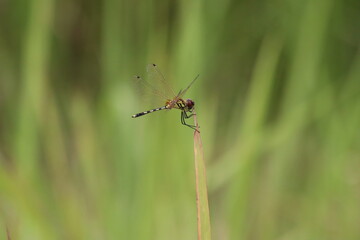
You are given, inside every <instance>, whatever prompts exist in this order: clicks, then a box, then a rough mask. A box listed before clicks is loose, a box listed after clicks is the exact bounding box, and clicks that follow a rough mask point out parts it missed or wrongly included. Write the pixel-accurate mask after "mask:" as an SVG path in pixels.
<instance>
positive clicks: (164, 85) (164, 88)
mask: <svg viewBox="0 0 360 240" xmlns="http://www.w3.org/2000/svg"><path fill="white" fill-rule="evenodd" d="M147 72H148V80H149V82H151V83H152V84H154V85H155V86H156V87H157V89H158V91H160V92H161V93H162V95H164V96H166V98H167V99H172V98H174V96H176V93H175V92H174V90H173V89H172V88H171V86H170V85H169V82H168V81H166V79H165V76H164V74H162V72H161V71H160V69H159V67H158V66H157V65H156V64H154V63H152V64H149V65H148V66H147Z"/></svg>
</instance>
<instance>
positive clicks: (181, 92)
mask: <svg viewBox="0 0 360 240" xmlns="http://www.w3.org/2000/svg"><path fill="white" fill-rule="evenodd" d="M199 76H200V75H197V76H196V77H195V78H194V80H192V82H191V83H190V84H189V86H187V87H186V88H185V89H184V90H182V91H180V92H179V94H178V95H177V97H178V98H182V97H183V96H184V95H185V93H186V92H187V91H188V90H189V88H190V87H191V86H192V85H193V84H194V82H195V81H196V80H197V79H198V78H199Z"/></svg>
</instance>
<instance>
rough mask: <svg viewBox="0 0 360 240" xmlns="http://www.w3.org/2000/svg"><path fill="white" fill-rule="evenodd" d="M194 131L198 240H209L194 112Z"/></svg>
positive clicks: (207, 209)
mask: <svg viewBox="0 0 360 240" xmlns="http://www.w3.org/2000/svg"><path fill="white" fill-rule="evenodd" d="M194 122H195V125H196V131H195V132H194V154H195V181H196V207H197V224H198V240H210V239H211V226H210V213H209V202H208V194H207V186H206V170H205V162H204V152H203V146H202V141H201V136H200V131H199V125H198V123H197V119H196V113H195V112H194Z"/></svg>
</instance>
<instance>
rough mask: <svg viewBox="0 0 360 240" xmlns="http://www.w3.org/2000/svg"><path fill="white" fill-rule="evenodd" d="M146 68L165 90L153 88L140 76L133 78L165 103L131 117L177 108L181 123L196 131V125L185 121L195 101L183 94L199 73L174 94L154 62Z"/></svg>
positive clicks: (191, 111) (191, 113) (190, 114)
mask: <svg viewBox="0 0 360 240" xmlns="http://www.w3.org/2000/svg"><path fill="white" fill-rule="evenodd" d="M147 70H148V72H149V73H151V74H152V76H153V78H156V79H157V81H158V82H159V83H160V84H161V85H162V86H163V88H165V89H166V92H164V91H161V90H160V89H157V88H155V87H154V86H153V85H151V84H150V83H149V82H147V81H145V80H144V79H142V78H141V77H140V76H135V77H134V78H135V80H136V81H137V82H139V83H141V84H142V85H144V86H145V87H146V89H147V90H151V92H152V93H153V94H155V95H157V96H160V97H161V98H162V99H163V100H164V101H165V104H164V106H161V107H158V108H154V109H151V110H148V111H145V112H139V113H136V114H134V115H132V118H138V117H141V116H144V115H146V114H149V113H153V112H157V111H160V110H170V109H178V110H180V111H181V124H183V125H184V126H187V127H189V128H191V129H193V130H195V131H198V130H197V128H196V126H194V125H190V124H188V123H186V119H189V118H191V117H192V116H193V115H194V113H193V111H194V108H195V102H194V101H193V100H191V99H184V98H183V96H184V95H185V93H186V92H187V91H188V90H189V89H190V87H191V86H192V85H193V84H194V82H195V81H196V80H197V79H198V78H199V75H197V76H196V77H195V78H194V80H192V81H191V82H190V84H189V85H188V86H187V87H186V88H185V89H184V90H180V91H179V92H178V93H177V94H175V92H174V91H173V89H172V88H171V87H170V85H169V83H168V82H167V81H166V79H165V76H164V75H163V74H162V73H161V71H160V70H159V68H158V66H157V65H156V64H149V65H148V68H147ZM169 94H171V95H172V97H170V96H169Z"/></svg>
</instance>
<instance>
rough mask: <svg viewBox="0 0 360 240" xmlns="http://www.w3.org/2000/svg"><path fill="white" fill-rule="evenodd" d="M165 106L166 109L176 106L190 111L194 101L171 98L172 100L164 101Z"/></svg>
mask: <svg viewBox="0 0 360 240" xmlns="http://www.w3.org/2000/svg"><path fill="white" fill-rule="evenodd" d="M165 106H166V108H167V109H172V108H177V109H180V110H184V111H186V112H188V111H192V109H193V108H194V106H195V102H194V101H193V100H191V99H186V100H184V99H181V98H180V99H177V100H176V99H173V100H167V101H166V103H165Z"/></svg>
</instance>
